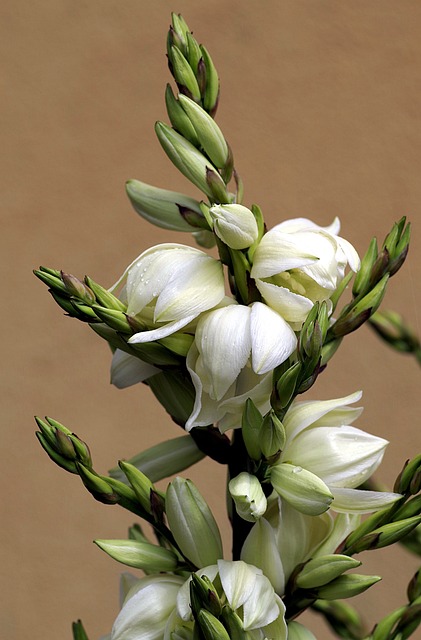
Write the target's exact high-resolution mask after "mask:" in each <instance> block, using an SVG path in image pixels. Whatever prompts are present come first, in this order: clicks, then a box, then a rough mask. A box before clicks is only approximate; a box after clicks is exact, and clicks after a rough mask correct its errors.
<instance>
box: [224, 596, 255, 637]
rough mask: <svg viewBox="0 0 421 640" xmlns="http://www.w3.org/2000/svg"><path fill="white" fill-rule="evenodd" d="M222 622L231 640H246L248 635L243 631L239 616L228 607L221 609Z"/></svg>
mask: <svg viewBox="0 0 421 640" xmlns="http://www.w3.org/2000/svg"><path fill="white" fill-rule="evenodd" d="M221 618H222V621H223V623H224V626H225V628H226V629H227V631H228V633H229V637H230V638H231V640H247V639H248V637H249V636H248V634H247V633H246V632H245V631H244V627H243V622H242V620H241V618H240V616H239V615H237V614H236V613H235V611H233V610H232V608H231V607H230V606H229V605H227V604H226V605H224V607H223V608H222V615H221Z"/></svg>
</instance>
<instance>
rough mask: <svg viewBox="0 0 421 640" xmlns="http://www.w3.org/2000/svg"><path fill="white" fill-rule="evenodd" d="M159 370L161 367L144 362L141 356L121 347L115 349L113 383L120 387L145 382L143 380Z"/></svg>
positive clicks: (112, 365) (112, 366)
mask: <svg viewBox="0 0 421 640" xmlns="http://www.w3.org/2000/svg"><path fill="white" fill-rule="evenodd" d="M159 372H160V369H158V368H157V367H154V366H153V365H151V364H148V363H147V362H143V361H142V360H139V358H136V357H135V356H131V355H130V354H129V353H125V351H121V349H116V350H115V351H114V354H113V359H112V362H111V384H113V385H114V386H115V387H117V388H118V389H125V388H126V387H131V386H132V385H133V384H136V383H138V382H143V380H147V379H148V378H150V377H151V376H154V375H155V374H156V373H159Z"/></svg>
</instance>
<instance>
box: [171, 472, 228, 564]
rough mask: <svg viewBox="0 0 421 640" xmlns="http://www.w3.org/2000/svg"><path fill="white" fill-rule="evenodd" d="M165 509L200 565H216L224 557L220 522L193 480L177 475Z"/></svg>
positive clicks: (182, 542) (186, 549)
mask: <svg viewBox="0 0 421 640" xmlns="http://www.w3.org/2000/svg"><path fill="white" fill-rule="evenodd" d="M165 510H166V514H167V519H168V524H169V527H170V529H171V531H172V534H173V536H174V538H175V540H176V542H177V544H178V546H179V547H180V549H181V551H182V553H183V554H184V555H185V557H186V558H188V559H189V560H191V562H193V563H194V564H195V565H196V566H197V567H206V566H207V565H210V564H216V562H217V560H218V559H219V558H222V541H221V534H220V533H219V529H218V525H217V524H216V521H215V518H214V517H213V515H212V512H211V510H210V509H209V507H208V505H207V503H206V502H205V500H204V499H203V497H202V495H201V494H200V493H199V491H198V490H197V488H196V487H195V486H194V484H193V483H192V482H191V481H190V480H185V479H184V478H180V477H177V478H175V479H174V480H173V481H172V482H171V483H170V485H169V487H168V489H167V495H166V500H165Z"/></svg>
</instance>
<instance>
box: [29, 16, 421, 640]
mask: <svg viewBox="0 0 421 640" xmlns="http://www.w3.org/2000/svg"><path fill="white" fill-rule="evenodd" d="M167 44H168V59H169V66H170V70H171V72H172V74H173V76H174V79H175V81H176V84H177V87H178V89H179V94H178V96H177V97H175V96H174V94H173V92H172V89H171V88H170V87H168V88H167V93H166V106H167V111H168V116H169V119H170V122H171V125H172V126H168V125H166V124H164V123H160V122H159V123H157V125H156V133H157V136H158V139H159V142H160V143H161V145H162V147H163V149H164V151H165V153H166V154H167V156H168V157H169V159H170V160H171V162H172V163H173V164H174V165H175V166H176V167H177V168H178V169H179V170H180V172H181V173H182V174H183V175H184V176H185V177H186V178H187V179H188V180H190V182H192V183H193V184H194V185H195V186H196V187H197V188H199V189H200V190H201V191H202V194H203V198H204V199H203V200H201V201H199V200H195V199H194V198H192V197H190V196H187V195H185V194H180V193H176V192H173V191H168V190H166V189H161V188H157V187H152V186H150V185H146V184H144V183H141V182H139V181H136V180H131V181H129V182H128V184H127V193H128V195H129V198H130V200H131V202H132V204H133V206H134V208H135V210H136V211H137V212H138V213H139V214H140V215H141V216H142V217H143V218H145V219H146V220H147V221H148V222H152V223H153V224H156V225H158V226H160V227H162V228H164V229H171V230H177V231H180V232H185V233H191V234H192V236H193V237H194V238H195V240H196V241H197V243H198V244H199V245H200V246H201V247H202V249H198V248H193V247H191V246H189V245H184V244H181V243H165V244H160V245H157V246H154V247H151V248H149V249H147V250H146V251H144V252H143V253H141V254H140V255H139V256H138V257H137V258H136V259H135V260H134V261H133V262H131V264H130V265H129V266H128V267H127V269H126V270H125V271H124V273H123V275H122V276H121V277H120V278H119V280H118V281H117V282H116V284H115V285H114V286H113V287H111V288H110V289H108V290H107V289H105V288H103V287H101V286H100V285H98V284H97V283H95V282H94V281H92V280H91V279H90V278H85V280H84V281H83V282H81V281H79V280H78V279H77V278H75V277H74V276H71V275H69V274H66V273H64V272H62V271H61V272H59V271H55V270H53V269H46V268H41V269H40V271H38V272H37V275H38V276H39V277H40V278H41V279H42V280H43V281H44V282H45V283H47V284H48V286H49V287H50V289H51V291H52V293H53V296H54V298H55V300H56V301H57V302H58V304H59V305H60V306H61V307H62V308H63V309H65V310H66V312H67V313H68V314H69V315H71V316H74V317H77V318H79V319H80V320H82V321H85V322H88V323H89V324H90V326H91V327H92V328H93V329H94V331H95V332H96V333H97V334H98V335H100V336H101V337H102V338H104V339H105V340H106V341H107V342H108V343H109V345H110V346H111V348H112V350H113V358H112V365H111V381H112V382H113V384H114V385H115V386H117V387H119V388H124V387H128V386H130V385H133V384H136V383H138V382H144V383H146V384H147V385H148V386H149V387H150V389H151V391H152V392H153V393H154V394H155V396H156V398H157V399H158V400H159V402H160V403H161V404H162V405H163V406H164V408H165V409H166V410H167V412H168V413H169V414H170V416H171V417H172V418H173V420H174V422H176V423H177V424H178V425H180V426H181V427H183V429H184V435H183V436H182V437H180V438H176V439H175V440H172V441H170V442H167V443H162V444H161V445H157V446H155V447H153V448H152V449H150V450H149V451H146V452H143V453H141V454H139V455H138V456H135V457H134V458H132V459H131V460H130V461H120V463H119V467H118V469H114V470H112V471H111V472H110V476H102V475H101V474H99V473H98V472H96V471H95V470H94V468H93V463H92V459H91V456H90V454H89V449H88V447H87V445H86V444H85V443H84V442H82V441H81V440H80V439H79V438H78V437H77V436H75V434H73V433H72V432H71V431H70V430H68V429H66V427H64V426H63V425H61V424H60V423H58V422H57V421H55V420H52V419H50V418H47V419H46V420H45V421H43V420H40V419H37V423H38V426H39V428H40V431H39V434H38V437H39V439H40V442H41V444H42V446H43V447H44V449H45V450H46V451H47V453H48V455H49V456H50V457H51V458H52V459H53V460H54V461H55V462H56V463H57V464H59V465H60V466H61V467H63V468H65V469H66V470H68V471H70V472H71V473H74V474H77V475H79V477H80V478H81V480H82V482H83V484H84V485H85V487H86V488H87V489H88V491H90V493H92V495H93V496H94V497H95V498H96V499H97V500H100V501H101V502H104V503H107V504H115V503H119V504H120V505H121V506H123V507H125V508H127V509H128V510H129V511H130V512H131V513H135V514H136V515H137V516H139V517H140V518H142V519H143V520H145V521H146V522H147V523H149V524H150V525H151V526H152V530H153V533H154V534H155V537H156V542H157V543H156V544H155V543H152V542H151V541H150V539H149V538H148V536H146V535H144V533H143V531H142V529H141V528H140V526H139V525H137V524H136V525H135V526H133V527H132V528H131V530H130V534H129V539H128V540H97V541H96V542H97V545H98V546H99V547H100V548H101V549H102V550H103V551H105V552H106V553H107V554H108V555H109V556H111V557H112V558H114V559H115V560H117V561H119V562H121V563H122V564H124V565H127V566H130V567H133V568H136V569H141V570H143V571H144V572H145V574H146V576H145V577H142V578H140V579H139V578H136V577H133V576H130V575H127V574H125V576H124V578H123V580H122V602H121V611H120V613H119V615H118V616H117V619H116V620H115V623H114V626H113V629H112V632H111V635H110V636H109V638H110V640H139V639H140V638H142V639H145V640H195V639H196V638H198V639H200V640H230V638H231V639H233V640H237V638H238V639H244V640H287V639H288V640H301V639H308V640H311V639H312V638H314V636H313V634H312V633H311V632H310V631H309V630H308V629H306V628H305V627H303V626H302V625H301V624H300V623H299V622H297V621H296V620H295V618H296V617H297V616H298V615H299V614H300V613H301V612H302V611H303V610H304V609H306V608H307V607H308V606H311V605H312V604H314V603H315V602H316V601H319V600H322V601H330V600H337V599H341V598H347V597H351V596H353V595H356V594H358V593H361V592H363V591H364V590H365V589H367V588H369V587H370V586H372V585H373V584H374V583H375V582H377V580H378V579H379V578H378V577H377V576H365V575H360V574H356V573H352V574H348V573H347V571H348V570H350V569H355V568H356V567H357V566H359V565H360V564H361V563H360V562H359V561H358V560H355V559H353V558H352V557H351V556H352V554H353V553H355V552H357V551H360V550H363V549H368V548H379V547H380V546H385V545H386V544H391V543H392V542H395V541H397V540H398V539H400V538H401V537H403V536H404V535H405V534H406V533H408V532H409V531H411V530H412V529H414V528H415V527H416V526H417V525H418V524H420V521H421V517H420V516H419V501H418V502H416V505H418V507H417V508H418V511H417V508H416V507H414V504H413V503H411V500H410V497H411V496H412V495H415V494H416V493H418V492H419V490H420V489H421V481H420V467H421V459H419V458H416V459H414V460H415V461H414V462H412V463H410V464H409V465H408V466H407V467H406V468H405V469H404V472H403V474H402V476H401V478H400V479H399V480H398V482H397V484H396V487H395V489H396V491H395V492H387V491H375V490H367V489H366V487H365V486H364V485H366V484H367V483H368V482H369V480H370V478H371V476H372V474H373V473H374V471H375V470H376V469H377V468H378V466H379V465H380V463H381V461H382V458H383V455H384V452H385V449H386V446H387V444H388V443H387V441H386V440H384V439H383V438H381V437H378V436H374V435H370V434H368V433H366V432H364V431H362V430H361V429H358V428H356V427H354V426H352V424H353V422H354V421H355V420H356V418H358V416H359V415H360V413H361V411H362V410H361V409H360V408H354V407H352V406H351V405H353V404H354V403H355V402H357V401H359V400H360V398H361V393H360V392H357V393H353V394H351V395H349V396H346V397H343V398H337V399H333V400H324V401H299V400H298V396H299V395H301V394H303V393H304V392H306V391H307V390H308V389H309V388H310V387H311V386H312V385H313V384H314V383H315V381H316V380H317V378H318V376H319V374H320V373H321V372H322V371H323V369H324V368H325V366H326V364H327V363H328V361H329V360H330V358H331V357H332V356H333V355H334V353H335V351H336V349H337V348H338V347H339V345H340V342H341V340H342V338H343V337H344V336H345V335H347V334H348V333H350V332H351V331H354V330H355V329H357V328H358V327H359V326H360V325H361V324H363V323H364V322H366V321H367V320H368V319H369V318H370V317H371V315H372V314H373V313H374V312H375V311H376V309H377V308H378V306H379V304H380V302H381V299H382V297H383V295H384V292H385V287H386V284H387V280H388V278H389V277H390V276H391V275H393V274H394V273H396V271H397V270H398V268H399V267H400V266H401V264H402V263H403V260H404V258H405V256H406V251H407V246H408V232H407V227H406V228H405V221H404V220H403V221H400V222H399V223H397V224H396V225H395V226H394V228H393V229H392V231H391V232H390V234H389V235H388V236H387V238H386V240H385V243H384V246H383V249H382V251H381V252H380V254H379V252H378V249H377V244H376V242H375V241H374V243H372V245H371V246H370V249H369V251H368V252H367V254H366V255H365V257H364V258H363V260H362V261H361V262H360V259H359V257H358V254H357V252H356V250H355V249H354V248H353V246H352V245H351V244H350V243H349V242H348V241H347V240H345V239H344V238H342V237H341V236H340V235H339V233H340V223H339V220H338V219H337V218H335V220H334V221H333V223H332V224H331V225H329V226H327V227H321V226H319V225H317V224H316V223H315V222H313V221H311V220H309V219H306V218H296V219H291V220H286V221H283V222H281V223H280V224H278V225H276V226H275V227H274V228H272V229H270V230H267V229H266V225H265V223H264V219H263V215H262V212H261V210H260V208H259V207H258V206H256V205H253V206H252V207H251V208H248V207H246V206H244V205H243V204H242V186H241V180H240V178H239V176H238V173H237V171H236V170H235V169H234V159H233V154H232V151H231V149H230V147H229V145H228V143H227V142H226V140H225V137H224V135H223V133H222V131H221V130H220V128H219V127H218V125H217V124H216V122H215V120H214V116H215V112H216V108H217V105H218V96H219V78H218V75H217V72H216V69H215V67H214V64H213V62H212V60H211V58H210V56H209V54H208V52H207V50H206V49H205V48H204V47H203V46H202V45H199V44H198V43H197V41H196V40H195V39H194V38H193V35H192V33H191V32H190V30H189V28H188V27H187V25H186V23H185V22H184V20H183V19H182V17H181V16H177V15H175V14H173V16H172V25H171V28H170V32H169V35H168V42H167ZM232 177H233V178H234V181H235V185H236V190H235V193H231V192H230V191H229V184H230V181H231V178H232ZM215 246H216V250H217V253H216V252H214V253H212V254H211V253H207V252H205V251H204V250H203V249H206V248H208V249H210V248H212V247H215ZM352 278H354V285H353V287H352V300H351V301H350V302H348V304H346V305H345V306H344V307H343V309H342V310H341V312H340V313H339V315H338V316H337V317H336V318H335V316H334V314H335V313H336V308H337V305H338V301H339V300H340V298H341V295H342V294H343V292H344V291H345V289H346V287H347V285H348V283H350V281H351V279H352ZM205 455H208V456H209V457H211V458H212V459H214V460H217V461H218V462H220V463H223V464H226V465H227V466H228V482H227V495H228V498H229V517H230V521H231V524H232V529H233V559H230V560H225V559H224V553H223V549H222V542H221V539H222V538H221V534H220V531H219V528H218V525H217V523H216V520H215V518H214V516H213V514H212V512H211V510H210V508H209V506H208V505H207V503H206V500H205V499H204V498H203V496H202V495H201V493H200V491H199V489H198V488H197V487H196V486H195V485H194V484H193V483H192V482H191V481H189V480H186V479H184V478H182V477H181V476H179V475H177V474H179V473H180V472H181V471H183V470H184V469H186V468H187V467H189V466H190V465H191V464H194V463H195V462H197V461H198V460H200V459H201V458H203V457H204V456H205ZM172 475H176V477H175V478H174V479H173V480H172V481H171V482H170V483H169V485H168V487H167V489H166V491H165V492H162V491H161V490H159V489H158V488H157V487H156V486H155V484H154V483H155V482H157V481H158V480H162V479H164V478H168V477H170V476H172ZM418 498H419V496H418ZM408 500H409V502H408V504H407V505H406V504H405V503H406V501H408ZM414 500H416V498H414ZM369 513H374V514H375V515H374V516H371V517H369V518H368V519H367V520H365V521H364V522H363V523H362V522H361V515H362V514H369ZM74 637H75V640H86V634H85V632H84V631H83V629H82V627H81V626H80V624H76V626H75V631H74ZM343 637H345V636H343ZM346 637H356V636H351V635H349V636H348V635H347V636H346ZM394 637H395V636H394ZM396 637H397V636H396ZM402 637H407V636H406V635H405V636H402Z"/></svg>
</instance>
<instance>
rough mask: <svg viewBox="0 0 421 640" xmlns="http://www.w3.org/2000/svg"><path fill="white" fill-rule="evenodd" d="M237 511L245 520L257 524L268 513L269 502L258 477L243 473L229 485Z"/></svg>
mask: <svg viewBox="0 0 421 640" xmlns="http://www.w3.org/2000/svg"><path fill="white" fill-rule="evenodd" d="M228 489H229V492H230V494H231V498H232V499H233V500H234V503H235V509H236V511H237V513H238V515H239V516H240V518H243V520H247V521H248V522H256V520H258V519H259V518H260V517H261V516H262V515H263V514H264V513H265V511H266V507H267V500H266V496H265V494H264V493H263V489H262V485H261V484H260V482H259V480H258V479H257V478H256V476H253V475H251V474H250V473H247V472H246V471H243V472H242V473H240V474H239V475H238V476H236V477H235V478H232V480H230V482H229V484H228Z"/></svg>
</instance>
